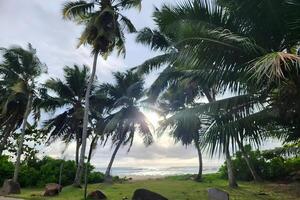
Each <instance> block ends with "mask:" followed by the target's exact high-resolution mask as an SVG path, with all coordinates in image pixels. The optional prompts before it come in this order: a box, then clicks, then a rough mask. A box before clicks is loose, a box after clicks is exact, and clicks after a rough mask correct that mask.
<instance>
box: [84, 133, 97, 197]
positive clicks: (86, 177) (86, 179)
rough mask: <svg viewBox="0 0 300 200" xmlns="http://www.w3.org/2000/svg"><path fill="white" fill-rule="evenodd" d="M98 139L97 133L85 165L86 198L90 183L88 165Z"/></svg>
mask: <svg viewBox="0 0 300 200" xmlns="http://www.w3.org/2000/svg"><path fill="white" fill-rule="evenodd" d="M97 140H98V136H97V135H96V136H95V137H94V138H93V140H92V142H91V145H90V150H89V156H88V159H87V163H86V165H85V171H84V200H86V197H87V184H88V166H89V164H90V161H91V158H92V153H93V149H94V145H95V143H96V142H97Z"/></svg>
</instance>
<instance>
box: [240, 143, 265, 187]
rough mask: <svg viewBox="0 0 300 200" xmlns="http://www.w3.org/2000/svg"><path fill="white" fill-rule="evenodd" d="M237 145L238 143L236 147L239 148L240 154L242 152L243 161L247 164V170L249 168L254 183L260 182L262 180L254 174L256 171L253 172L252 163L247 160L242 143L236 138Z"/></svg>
mask: <svg viewBox="0 0 300 200" xmlns="http://www.w3.org/2000/svg"><path fill="white" fill-rule="evenodd" d="M237 143H238V146H239V148H240V150H241V152H242V154H243V156H244V159H245V161H246V163H247V166H248V168H249V170H250V172H251V174H252V176H253V179H254V181H256V182H261V181H262V178H261V177H260V176H259V175H258V173H257V172H256V170H255V168H254V166H253V164H252V162H251V161H250V159H249V156H248V154H247V153H246V151H245V149H244V146H243V144H242V142H241V141H240V140H239V139H238V138H237Z"/></svg>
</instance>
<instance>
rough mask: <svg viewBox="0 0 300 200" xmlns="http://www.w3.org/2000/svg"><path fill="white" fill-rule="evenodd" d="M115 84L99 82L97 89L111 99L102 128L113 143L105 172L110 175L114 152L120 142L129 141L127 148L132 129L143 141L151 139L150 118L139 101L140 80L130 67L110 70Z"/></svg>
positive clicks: (148, 143) (130, 140)
mask: <svg viewBox="0 0 300 200" xmlns="http://www.w3.org/2000/svg"><path fill="white" fill-rule="evenodd" d="M114 79H115V81H116V84H103V85H101V86H100V90H101V91H103V92H104V93H105V94H107V96H108V98H110V99H112V100H113V102H114V107H113V109H112V111H111V116H112V117H111V119H110V120H109V121H108V123H107V125H106V127H105V130H104V132H105V133H106V134H107V135H108V137H111V140H112V144H113V146H115V149H114V151H113V154H112V157H111V160H110V162H109V164H108V166H107V169H106V172H105V176H106V178H109V177H110V171H111V168H112V165H113V162H114V159H115V157H116V154H117V152H118V150H119V149H120V147H121V146H122V145H124V146H125V145H129V148H128V151H129V150H130V148H131V146H132V144H133V139H134V136H135V134H136V133H139V134H140V135H141V136H142V138H143V141H144V143H145V145H150V144H151V143H152V142H153V137H152V134H151V131H150V125H151V124H150V122H149V120H148V119H147V117H146V116H145V115H144V114H143V113H142V112H141V110H140V107H139V101H140V100H141V98H142V97H143V95H144V89H143V84H144V82H143V80H142V79H141V78H140V77H139V76H138V75H137V74H134V73H132V72H130V71H127V72H125V73H120V72H117V73H114Z"/></svg>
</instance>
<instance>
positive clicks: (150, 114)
mask: <svg viewBox="0 0 300 200" xmlns="http://www.w3.org/2000/svg"><path fill="white" fill-rule="evenodd" d="M143 113H144V115H145V116H146V117H147V119H148V120H149V122H150V123H151V125H152V126H153V127H154V128H155V129H156V128H158V127H159V121H160V120H161V119H162V117H161V116H160V115H159V114H158V113H156V112H154V111H150V110H143Z"/></svg>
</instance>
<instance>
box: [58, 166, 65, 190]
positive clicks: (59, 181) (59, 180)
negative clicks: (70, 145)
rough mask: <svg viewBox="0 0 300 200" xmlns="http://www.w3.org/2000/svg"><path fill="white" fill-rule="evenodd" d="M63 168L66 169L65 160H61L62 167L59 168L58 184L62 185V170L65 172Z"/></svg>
mask: <svg viewBox="0 0 300 200" xmlns="http://www.w3.org/2000/svg"><path fill="white" fill-rule="evenodd" d="M63 169H64V161H62V162H61V164H60V168H59V179H58V184H59V185H60V186H61V185H62V183H61V181H62V172H63Z"/></svg>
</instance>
